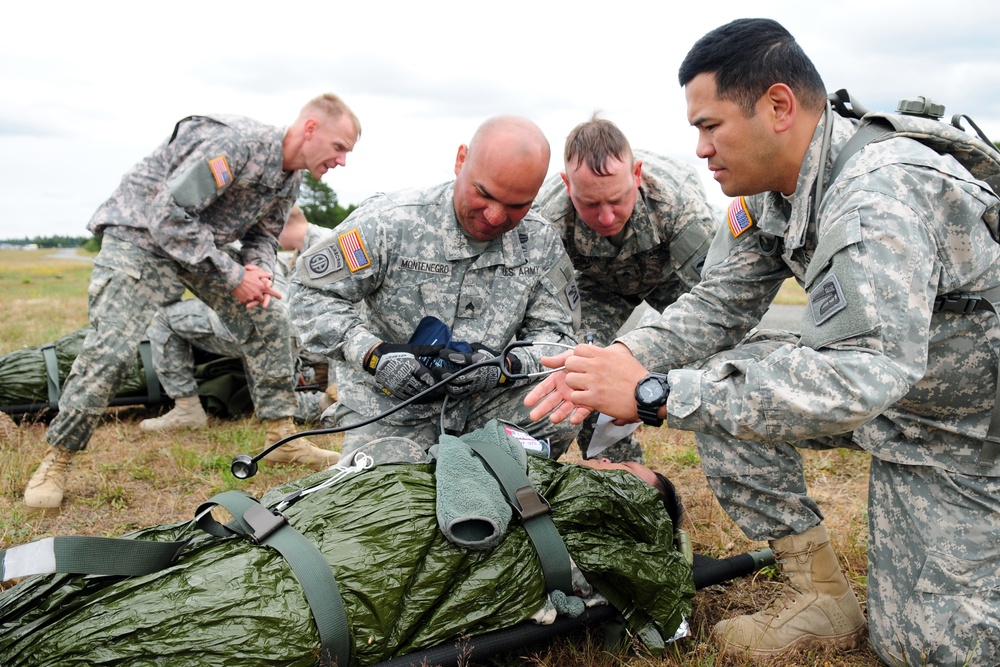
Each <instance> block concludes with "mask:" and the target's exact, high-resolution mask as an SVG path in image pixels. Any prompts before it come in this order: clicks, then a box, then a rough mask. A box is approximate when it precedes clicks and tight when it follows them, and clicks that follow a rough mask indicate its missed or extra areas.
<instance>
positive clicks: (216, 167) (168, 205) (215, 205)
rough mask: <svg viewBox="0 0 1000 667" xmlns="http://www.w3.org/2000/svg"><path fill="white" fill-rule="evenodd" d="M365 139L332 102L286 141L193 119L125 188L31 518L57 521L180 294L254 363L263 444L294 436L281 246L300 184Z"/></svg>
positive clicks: (321, 459)
mask: <svg viewBox="0 0 1000 667" xmlns="http://www.w3.org/2000/svg"><path fill="white" fill-rule="evenodd" d="M359 134H360V126H359V124H358V122H357V118H356V117H355V116H354V114H353V112H351V111H350V109H348V108H347V106H346V105H345V104H344V103H343V101H341V100H340V98H338V97H336V96H335V95H323V96H320V97H318V98H316V99H314V100H312V101H310V102H309V103H308V104H307V105H306V106H305V107H304V108H303V109H302V111H301V112H300V114H299V116H298V118H297V119H296V120H295V122H294V123H293V124H292V125H291V126H290V127H288V128H287V129H286V130H285V131H282V130H281V129H279V128H276V127H271V126H269V125H264V124H262V123H259V122H257V121H254V120H251V119H249V118H243V117H239V116H211V117H210V116H191V117H188V118H185V119H184V120H182V121H180V122H179V123H177V125H176V127H175V128H174V131H173V133H172V134H171V135H170V137H169V138H168V139H167V140H166V141H165V142H164V143H163V144H161V145H160V146H159V147H158V148H157V149H156V150H155V151H154V152H153V153H152V154H151V155H149V156H148V157H146V158H145V159H143V160H142V161H141V162H139V163H138V164H137V165H136V166H135V167H133V168H132V169H131V170H130V171H129V172H128V173H126V174H125V176H124V177H123V178H122V182H121V184H120V185H119V187H118V189H117V190H116V191H115V192H114V193H113V194H112V196H111V197H110V198H109V199H108V200H107V201H106V202H105V203H104V204H103V205H101V207H100V208H99V209H98V210H97V213H95V215H94V217H93V218H92V219H91V221H90V224H89V225H88V229H89V230H90V231H91V232H92V233H94V234H98V235H103V242H102V245H101V252H100V253H99V254H98V256H97V257H96V258H95V260H94V270H93V274H92V275H91V279H90V290H89V291H90V304H89V308H90V323H91V326H92V327H93V331H92V332H91V333H90V334H89V335H88V336H87V339H86V341H85V342H84V344H83V348H82V350H81V353H80V355H79V356H78V357H77V359H76V361H75V363H74V364H73V367H72V370H71V373H70V375H69V377H68V378H67V380H66V383H65V386H64V387H63V393H62V397H61V399H60V401H59V412H58V414H57V415H56V417H55V418H54V419H53V420H52V423H51V425H50V426H49V429H48V432H47V434H46V437H47V439H48V441H49V444H50V447H49V450H48V452H47V453H46V455H45V458H44V459H43V460H42V463H41V465H40V466H39V468H38V470H37V472H36V473H35V474H34V475H33V476H32V478H31V480H30V481H29V482H28V486H27V488H26V489H25V493H24V500H25V503H26V504H27V505H28V506H29V507H31V508H35V509H39V510H45V511H50V510H58V508H59V506H60V504H61V502H62V497H63V488H64V484H65V477H66V471H67V468H68V466H69V464H70V463H71V461H72V459H73V456H74V455H75V454H76V452H77V451H79V450H81V449H83V448H84V447H86V445H87V442H88V441H89V440H90V436H91V434H92V433H93V430H94V428H95V427H96V425H97V423H98V421H99V420H100V419H101V416H102V414H103V412H104V408H105V406H107V404H108V400H109V398H110V397H111V396H113V395H114V393H115V389H116V387H117V386H118V384H119V383H120V382H121V379H122V377H123V374H124V373H125V371H126V369H127V368H129V367H131V365H132V363H133V362H132V360H133V359H134V358H135V354H136V351H137V349H138V347H139V342H140V340H141V339H142V337H143V334H144V333H145V331H146V326H147V325H148V324H149V321H150V319H151V318H152V316H153V314H154V313H155V312H156V310H157V308H159V307H160V306H162V305H165V304H169V303H171V302H173V301H176V300H178V299H180V297H181V294H182V293H183V292H184V288H185V287H187V288H189V289H190V290H191V291H192V292H193V293H194V294H195V295H196V296H198V297H199V298H201V299H202V300H204V301H205V302H206V303H207V304H208V305H209V306H211V307H212V309H214V310H215V311H216V312H217V313H218V314H219V316H220V317H221V318H222V320H223V321H224V322H225V323H226V326H227V327H228V328H229V329H230V330H231V331H233V332H234V333H235V334H236V335H237V336H238V337H239V338H240V339H241V340H243V341H245V343H244V346H245V349H247V350H253V353H252V354H251V353H248V355H247V359H248V367H249V370H250V372H251V374H252V375H253V376H254V380H255V382H256V384H257V388H258V395H259V396H260V397H261V401H260V403H258V404H257V405H256V408H257V414H258V416H259V417H260V418H261V419H262V420H263V421H264V422H265V424H266V425H267V433H268V435H267V437H268V441H269V442H275V441H276V438H278V437H283V436H284V435H285V434H290V433H291V432H293V431H294V424H293V423H292V414H293V413H294V411H295V396H294V392H293V388H292V386H291V378H292V370H293V365H292V364H293V361H292V350H291V344H290V341H291V331H290V329H289V326H290V325H289V321H288V316H287V310H286V309H285V308H286V307H283V306H281V305H279V304H280V302H275V303H274V304H272V303H271V299H272V297H279V296H280V295H279V293H278V292H277V291H276V290H275V289H274V288H273V286H272V275H273V272H274V262H275V249H276V247H277V235H278V232H279V231H281V228H282V226H283V225H284V223H285V220H286V219H287V217H288V213H289V211H290V210H291V207H292V204H294V203H295V199H296V197H297V195H298V191H299V184H300V182H301V178H302V175H301V173H299V170H301V169H308V170H309V171H310V173H312V174H313V175H314V176H315V177H316V178H321V177H322V176H323V174H324V173H326V171H327V170H329V169H331V168H333V167H335V166H337V165H343V164H344V163H345V159H346V155H347V153H348V152H350V151H351V150H352V149H353V147H354V144H355V142H356V141H357V138H358V135H359ZM234 241H240V242H241V244H242V248H241V251H240V255H241V257H240V259H239V260H234V259H233V258H232V257H231V256H230V255H229V254H228V253H227V252H226V250H225V249H224V248H223V246H225V245H226V244H229V243H232V242H234ZM269 305H270V306H271V307H270V308H269V307H268V306H269ZM295 442H299V441H293V442H292V443H289V444H290V445H294V443H295ZM293 450H294V451H293ZM274 453H275V454H276V456H275V457H272V460H275V461H285V462H291V461H301V462H306V463H309V464H311V465H314V466H317V465H324V464H325V462H326V461H330V462H332V461H335V460H336V455H335V453H334V452H329V451H327V450H322V449H319V448H316V447H313V446H312V445H311V444H308V443H305V444H304V445H302V446H300V447H294V448H292V449H287V450H286V449H285V448H284V447H282V449H281V450H277V451H276V452H274Z"/></svg>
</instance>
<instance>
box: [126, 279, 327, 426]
mask: <svg viewBox="0 0 1000 667" xmlns="http://www.w3.org/2000/svg"><path fill="white" fill-rule="evenodd" d="M278 307H284V306H283V305H279V304H275V303H273V302H272V304H271V305H270V306H268V310H270V309H271V308H278ZM275 324H278V325H281V326H279V327H278V330H277V331H261V335H262V337H263V338H264V339H265V340H275V339H277V337H278V336H280V335H281V333H282V331H284V330H285V327H284V326H283V325H282V323H281V322H280V319H279V318H271V319H270V320H267V321H262V322H261V325H262V326H267V327H269V328H274V325H275ZM146 336H147V337H148V338H149V342H150V348H151V350H152V356H153V367H154V368H155V369H156V375H157V377H159V378H160V384H162V385H163V389H164V391H165V392H166V393H167V395H168V396H170V397H171V398H177V397H179V396H194V395H195V394H196V393H198V384H197V382H196V381H195V377H194V369H195V356H194V348H195V347H197V348H199V349H202V350H205V351H206V352H211V353H213V354H218V355H220V356H223V357H235V358H238V359H242V360H243V364H244V367H245V368H246V370H247V386H248V387H249V389H250V396H251V397H252V399H253V404H254V406H255V408H256V409H257V412H258V413H259V414H275V413H279V412H281V411H282V410H283V409H284V406H285V400H286V397H284V396H281V395H280V394H275V393H269V394H262V393H261V392H260V391H259V390H258V389H257V383H256V382H255V381H254V374H253V372H252V371H251V370H250V369H251V368H257V369H260V368H267V367H268V366H269V365H271V364H274V363H275V362H278V363H283V361H282V360H280V359H277V358H276V357H275V356H274V355H272V354H270V351H269V350H265V351H267V352H268V354H265V356H264V359H257V360H249V359H248V357H247V352H246V351H245V349H244V344H243V342H242V341H240V340H239V339H238V338H237V336H236V335H234V334H233V332H232V331H230V330H229V327H227V326H226V324H225V323H224V322H223V321H222V318H221V317H219V315H218V314H217V313H216V312H215V311H214V310H212V309H211V308H209V307H208V304H206V303H205V302H204V301H202V300H201V299H185V300H183V301H178V302H176V303H172V304H170V305H168V306H164V307H162V308H160V309H159V310H158V311H156V315H154V316H153V321H152V323H151V324H150V325H149V328H148V329H147V330H146ZM292 345H293V347H296V348H297V346H298V344H297V340H296V339H295V338H294V337H293V339H292ZM259 351H260V349H259V348H258V352H259ZM269 372H271V371H269ZM297 376H298V369H295V370H294V371H293V372H292V384H293V386H294V384H295V383H296V381H297ZM321 395H322V394H321V393H319V392H298V391H297V392H295V399H296V408H295V419H296V420H297V421H299V422H308V421H319V418H320V414H321V413H322V410H320V409H319V407H320V406H319V399H320V396H321ZM276 399H277V400H278V404H277V405H273V403H274V402H275V400H276Z"/></svg>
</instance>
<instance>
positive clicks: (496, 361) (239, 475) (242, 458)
mask: <svg viewBox="0 0 1000 667" xmlns="http://www.w3.org/2000/svg"><path fill="white" fill-rule="evenodd" d="M534 345H538V346H545V347H558V348H561V349H564V350H572V349H574V348H575V346H574V345H567V344H565V343H550V342H538V343H536V342H534V341H530V340H521V341H513V342H511V343H509V344H508V345H507V346H506V347H505V348H503V350H502V351H501V352H500V353H499V354H497V355H496V356H495V357H490V358H488V359H483V360H481V361H477V362H476V363H474V364H469V365H468V366H465V367H464V368H461V369H459V370H457V371H455V372H454V373H453V374H452V375H449V376H448V377H447V378H444V379H443V380H441V381H439V382H437V383H435V384H433V385H431V386H430V387H427V388H426V389H424V390H423V391H421V392H420V393H419V394H415V395H413V396H411V397H410V398H407V399H406V400H404V401H400V402H399V403H397V404H396V405H394V406H392V407H391V408H389V409H388V410H386V411H384V412H382V413H380V414H377V415H375V416H374V417H370V418H368V419H363V420H361V421H359V422H355V423H353V424H348V425H346V426H335V427H331V428H320V429H315V430H312V431H300V432H298V433H293V434H291V435H288V436H285V437H284V438H282V439H280V440H278V441H277V442H274V443H272V444H270V445H268V446H267V447H266V448H265V449H264V450H263V451H262V452H260V453H259V454H257V455H256V456H250V455H249V454H237V455H236V457H235V458H234V459H233V463H232V465H230V467H229V470H230V471H231V472H232V473H233V477H235V478H236V479H248V478H250V477H253V476H254V475H256V474H257V462H258V461H260V460H261V459H262V458H264V457H265V456H267V455H268V454H270V453H271V452H272V451H274V450H275V449H277V448H278V447H281V446H282V445H284V444H286V443H288V442H290V441H292V440H295V439H296V438H304V437H306V436H311V435H329V434H331V433H342V432H344V431H349V430H351V429H353V428H360V427H362V426H367V425H368V424H371V423H373V422H377V421H378V420H379V419H382V418H384V417H388V416H389V415H391V414H393V413H394V412H397V411H398V410H402V409H403V408H405V407H406V406H408V405H410V404H411V403H415V402H416V401H419V400H420V399H421V398H424V397H425V396H427V395H429V394H431V393H433V392H434V391H436V390H437V389H439V388H441V387H443V386H444V385H446V384H448V383H450V382H451V381H452V380H455V379H456V378H459V377H462V376H463V375H465V374H466V373H471V372H472V371H474V370H476V369H478V368H482V367H484V366H497V367H499V368H500V371H501V372H502V373H503V374H504V375H505V376H506V377H507V378H509V379H510V380H514V381H517V380H532V379H534V378H539V377H544V376H546V375H549V374H551V373H555V372H556V371H560V370H562V367H560V368H551V369H547V370H544V371H536V372H534V373H515V372H513V370H511V367H510V363H509V362H508V361H507V355H509V354H510V352H511V350H514V349H516V348H519V347H531V346H534ZM447 405H448V398H445V400H444V402H443V404H442V406H441V432H442V433H443V432H444V412H445V408H446V407H447Z"/></svg>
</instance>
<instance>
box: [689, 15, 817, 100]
mask: <svg viewBox="0 0 1000 667" xmlns="http://www.w3.org/2000/svg"><path fill="white" fill-rule="evenodd" d="M706 73H708V74H715V85H716V94H717V95H718V97H719V99H722V100H729V101H732V102H735V103H736V104H737V105H739V107H740V108H741V109H742V110H743V112H744V113H745V114H746V115H747V116H753V115H754V113H755V109H754V107H755V105H756V103H757V100H759V99H760V97H761V95H763V94H764V93H765V92H767V89H768V88H770V87H771V86H773V85H774V84H776V83H784V84H786V85H787V86H788V87H789V88H791V89H792V92H793V93H795V97H796V98H798V100H799V103H800V104H802V105H803V107H805V108H807V109H811V110H814V111H815V110H818V109H821V108H822V107H823V106H824V105H825V104H826V86H824V84H823V78H822V77H821V76H820V75H819V72H817V71H816V67H815V65H813V63H812V61H811V60H809V56H807V55H806V54H805V52H804V51H803V50H802V47H800V46H799V44H798V42H796V41H795V38H794V37H792V35H791V33H790V32H788V31H787V30H786V29H785V28H784V27H783V26H782V25H781V24H780V23H778V22H777V21H773V20H771V19H737V20H735V21H733V22H731V23H727V24H726V25H724V26H721V27H719V28H716V29H715V30H713V31H711V32H709V33H708V34H707V35H705V36H704V37H702V38H701V39H699V40H698V41H697V42H695V45H694V46H692V47H691V50H690V51H688V54H687V56H685V57H684V62H682V63H681V67H680V70H678V73H677V78H678V80H679V81H680V84H681V86H682V87H683V86H686V85H687V84H688V83H689V82H690V81H691V79H693V78H695V77H696V76H698V75H699V74H706Z"/></svg>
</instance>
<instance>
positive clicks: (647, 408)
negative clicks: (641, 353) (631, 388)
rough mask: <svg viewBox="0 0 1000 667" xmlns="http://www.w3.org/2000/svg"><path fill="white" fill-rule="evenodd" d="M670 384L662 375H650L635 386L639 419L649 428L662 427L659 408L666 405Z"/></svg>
mask: <svg viewBox="0 0 1000 667" xmlns="http://www.w3.org/2000/svg"><path fill="white" fill-rule="evenodd" d="M669 395H670V383H668V382H667V376H666V375H664V374H663V373H650V374H649V375H647V376H646V377H644V378H642V379H641V380H639V384H637V385H636V386H635V402H636V406H637V407H638V408H639V419H641V420H642V421H643V423H644V424H649V425H650V426H663V420H662V419H660V417H659V416H658V415H659V412H660V408H662V407H663V406H664V405H666V404H667V396H669Z"/></svg>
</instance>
